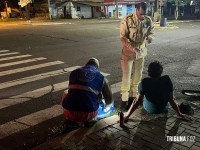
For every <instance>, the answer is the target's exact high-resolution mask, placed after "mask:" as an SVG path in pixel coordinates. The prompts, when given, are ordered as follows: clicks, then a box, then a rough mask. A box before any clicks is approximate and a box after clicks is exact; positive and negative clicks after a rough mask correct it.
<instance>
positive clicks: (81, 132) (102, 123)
mask: <svg viewBox="0 0 200 150" xmlns="http://www.w3.org/2000/svg"><path fill="white" fill-rule="evenodd" d="M118 120H119V116H118V115H113V116H111V117H108V118H105V119H102V120H99V121H97V122H96V123H95V124H94V125H93V126H92V127H91V128H79V129H77V130H74V131H71V132H69V133H67V134H66V135H63V136H60V137H56V138H55V139H52V140H50V141H47V142H45V143H43V144H41V145H39V146H37V147H34V148H33V149H32V150H49V149H61V147H62V146H63V145H64V144H65V143H67V141H68V140H70V139H72V138H76V137H79V138H81V139H82V140H84V139H85V138H86V137H87V135H89V134H91V133H94V132H97V131H99V130H101V129H103V128H106V127H108V126H111V125H113V124H116V123H118Z"/></svg>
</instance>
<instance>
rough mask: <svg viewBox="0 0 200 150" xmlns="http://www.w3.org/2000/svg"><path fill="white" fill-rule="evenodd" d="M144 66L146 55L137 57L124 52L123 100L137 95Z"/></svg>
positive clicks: (122, 58) (122, 66) (122, 61)
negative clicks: (126, 54)
mask: <svg viewBox="0 0 200 150" xmlns="http://www.w3.org/2000/svg"><path fill="white" fill-rule="evenodd" d="M143 67H144V57H142V58H138V59H135V58H133V57H128V56H125V55H123V54H122V57H121V68H122V85H121V94H122V97H121V98H122V101H128V98H129V97H136V95H137V93H138V84H139V82H140V80H141V78H142V71H143Z"/></svg>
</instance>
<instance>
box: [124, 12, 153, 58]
mask: <svg viewBox="0 0 200 150" xmlns="http://www.w3.org/2000/svg"><path fill="white" fill-rule="evenodd" d="M152 36H153V23H152V20H151V18H150V17H148V16H145V17H144V20H142V21H140V20H139V19H138V18H137V16H136V13H134V14H130V15H128V16H126V17H124V18H123V19H122V21H121V26H120V38H127V39H128V42H129V43H130V44H131V45H132V46H133V47H137V48H139V49H140V54H137V55H136V54H135V52H133V51H131V50H130V49H129V48H128V47H126V46H124V47H123V49H122V54H123V55H125V56H135V57H136V58H140V57H145V56H146V55H147V49H146V44H145V40H146V38H147V37H151V38H153V37H152Z"/></svg>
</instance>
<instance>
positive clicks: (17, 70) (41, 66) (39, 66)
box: [0, 61, 64, 77]
mask: <svg viewBox="0 0 200 150" xmlns="http://www.w3.org/2000/svg"><path fill="white" fill-rule="evenodd" d="M63 63H64V62H62V61H54V62H48V63H44V64H40V65H34V66H28V67H24V68H18V69H12V70H7V71H2V72H0V77H1V76H5V75H9V74H14V73H19V72H24V71H29V70H34V69H39V68H43V67H48V66H53V65H58V64H63Z"/></svg>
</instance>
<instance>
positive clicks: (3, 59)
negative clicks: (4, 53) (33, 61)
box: [0, 55, 32, 61]
mask: <svg viewBox="0 0 200 150" xmlns="http://www.w3.org/2000/svg"><path fill="white" fill-rule="evenodd" d="M30 56H32V55H20V56H13V57H6V58H0V61H5V60H12V59H17V58H24V57H30Z"/></svg>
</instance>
